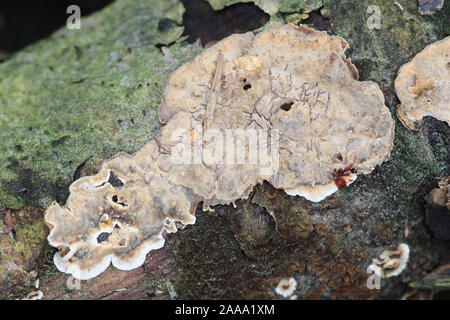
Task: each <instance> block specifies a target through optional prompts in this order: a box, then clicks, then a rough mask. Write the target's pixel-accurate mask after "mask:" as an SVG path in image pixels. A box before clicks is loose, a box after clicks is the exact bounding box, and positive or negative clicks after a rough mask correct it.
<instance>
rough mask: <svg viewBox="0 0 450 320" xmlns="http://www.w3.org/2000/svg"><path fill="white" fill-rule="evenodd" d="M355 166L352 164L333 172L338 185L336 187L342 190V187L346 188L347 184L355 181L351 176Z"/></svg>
mask: <svg viewBox="0 0 450 320" xmlns="http://www.w3.org/2000/svg"><path fill="white" fill-rule="evenodd" d="M338 159H339V158H338ZM339 160H340V159H339ZM353 166H354V164H353V163H350V164H349V165H348V166H346V167H345V168H341V169H334V170H333V180H334V184H335V185H336V187H337V188H338V189H340V188H341V187H342V186H346V185H347V184H349V183H350V182H352V181H353V179H352V178H351V174H352V172H351V170H352V169H353Z"/></svg>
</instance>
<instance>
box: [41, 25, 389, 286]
mask: <svg viewBox="0 0 450 320" xmlns="http://www.w3.org/2000/svg"><path fill="white" fill-rule="evenodd" d="M347 47H348V44H347V42H346V41H345V40H344V39H342V38H340V37H336V36H329V35H327V33H326V32H319V31H316V30H313V29H310V28H307V27H305V26H300V27H294V26H292V25H285V26H282V27H278V28H274V29H268V30H265V31H263V32H261V33H259V34H256V35H255V34H254V33H252V32H248V33H244V34H234V35H232V36H229V37H228V38H226V39H224V40H222V41H220V42H218V43H217V44H215V45H214V46H212V47H210V48H208V49H206V50H204V51H203V53H201V54H200V55H198V56H197V57H195V58H194V59H193V60H191V61H189V62H187V63H185V64H183V65H182V66H180V67H179V68H178V69H177V70H176V71H175V72H174V73H173V74H172V75H171V76H170V78H169V80H168V84H167V86H166V89H165V91H164V96H163V98H162V101H161V105H160V108H159V116H160V119H161V121H162V122H163V123H165V124H166V125H165V126H164V127H163V128H162V129H161V131H160V133H159V134H158V135H157V136H156V137H155V139H153V140H151V141H150V142H148V143H147V144H146V145H145V146H144V147H142V149H141V150H139V151H137V152H136V153H134V154H132V155H129V154H125V153H119V154H117V155H116V156H114V157H113V158H112V159H110V160H107V161H105V162H104V163H103V164H102V165H101V167H100V170H99V172H98V173H97V174H96V175H95V176H88V177H81V178H79V179H78V180H76V181H75V182H74V183H73V184H72V185H71V186H70V188H69V191H70V196H69V198H68V200H67V203H66V205H65V207H61V206H60V205H58V204H56V203H55V204H53V205H52V206H50V207H49V208H48V209H47V211H46V214H45V221H46V223H47V225H48V226H49V227H50V229H51V232H50V234H49V236H48V240H49V242H50V244H51V245H52V246H54V247H57V248H59V249H60V250H59V252H57V253H56V254H55V257H54V262H55V264H56V266H57V267H58V269H59V270H61V271H63V272H66V273H70V274H72V275H73V276H74V277H75V278H78V279H89V278H92V277H95V276H96V275H98V274H99V273H101V272H103V271H104V270H105V269H106V268H107V267H108V265H109V264H110V263H112V264H113V265H114V266H115V267H117V268H119V269H121V270H130V269H133V268H136V267H138V266H140V265H142V264H143V262H144V261H145V257H146V254H147V253H148V252H149V251H150V250H154V249H158V248H161V247H162V246H163V244H164V237H163V236H164V235H165V233H173V232H176V231H177V226H182V225H187V224H193V223H195V216H194V213H195V210H196V208H197V206H198V204H199V203H200V202H202V203H203V209H204V210H208V209H210V208H211V207H212V206H214V205H218V204H230V203H233V204H234V203H235V201H236V200H238V199H245V198H247V197H248V196H249V194H250V192H251V191H252V190H253V187H254V186H255V185H257V184H260V183H262V182H263V181H264V180H266V181H268V182H269V183H270V184H271V185H273V186H274V187H275V188H277V189H284V190H285V191H286V192H287V193H288V194H290V195H300V196H303V197H305V198H307V199H309V200H311V201H320V200H322V199H324V198H325V197H327V196H329V195H330V194H332V193H333V192H335V191H337V190H338V189H339V188H341V187H343V186H348V185H349V184H350V183H352V182H353V181H354V180H355V179H356V177H357V174H368V173H370V172H372V170H374V168H375V167H376V166H378V165H381V164H382V163H383V162H384V161H386V160H387V159H388V158H389V155H390V151H391V149H392V146H393V139H394V125H393V120H392V118H391V116H390V112H389V110H388V108H387V107H386V106H385V105H384V97H383V94H382V92H381V90H380V89H379V88H378V86H377V85H376V84H375V83H373V82H370V81H364V82H362V81H358V80H357V78H358V71H357V70H356V68H355V66H354V65H353V64H352V63H351V61H350V60H349V59H347V58H346V57H345V50H346V49H347ZM243 79H245V81H244V80H243Z"/></svg>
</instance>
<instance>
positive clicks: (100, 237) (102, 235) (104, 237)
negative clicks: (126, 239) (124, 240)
mask: <svg viewBox="0 0 450 320" xmlns="http://www.w3.org/2000/svg"><path fill="white" fill-rule="evenodd" d="M110 235H111V233H109V232H102V233H100V234H99V235H98V237H97V242H98V243H102V242H103V241H108V238H109V236H110Z"/></svg>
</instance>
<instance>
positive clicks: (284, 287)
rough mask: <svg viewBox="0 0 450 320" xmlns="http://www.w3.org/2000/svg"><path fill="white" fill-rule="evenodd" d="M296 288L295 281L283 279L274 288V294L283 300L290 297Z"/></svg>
mask: <svg viewBox="0 0 450 320" xmlns="http://www.w3.org/2000/svg"><path fill="white" fill-rule="evenodd" d="M296 288H297V281H295V279H294V278H292V277H291V278H283V279H281V280H280V282H279V283H278V285H277V287H276V288H275V292H276V293H277V294H279V295H280V296H283V297H285V298H288V297H290V296H291V295H292V294H293V293H294V292H295V289H296Z"/></svg>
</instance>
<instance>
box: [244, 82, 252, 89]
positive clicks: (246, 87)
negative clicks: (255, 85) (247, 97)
mask: <svg viewBox="0 0 450 320" xmlns="http://www.w3.org/2000/svg"><path fill="white" fill-rule="evenodd" d="M251 87H252V85H251V84H249V83H247V84H246V85H244V87H243V88H242V89H244V90H248V89H250V88H251Z"/></svg>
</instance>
